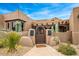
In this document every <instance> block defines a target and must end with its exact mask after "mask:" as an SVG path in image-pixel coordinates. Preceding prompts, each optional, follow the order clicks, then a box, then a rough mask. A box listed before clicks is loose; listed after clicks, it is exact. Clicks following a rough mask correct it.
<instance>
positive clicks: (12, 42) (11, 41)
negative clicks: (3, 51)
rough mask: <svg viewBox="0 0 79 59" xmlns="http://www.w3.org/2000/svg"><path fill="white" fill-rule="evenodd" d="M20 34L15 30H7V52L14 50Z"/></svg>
mask: <svg viewBox="0 0 79 59" xmlns="http://www.w3.org/2000/svg"><path fill="white" fill-rule="evenodd" d="M20 38H21V37H20V35H19V34H18V33H17V32H9V33H8V35H7V40H8V47H9V50H8V51H9V52H12V51H16V48H15V47H16V45H17V44H18V42H19V40H20Z"/></svg>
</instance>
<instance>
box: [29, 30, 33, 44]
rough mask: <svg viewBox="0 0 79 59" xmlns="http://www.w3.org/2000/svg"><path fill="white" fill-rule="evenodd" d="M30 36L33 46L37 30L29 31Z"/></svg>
mask: <svg viewBox="0 0 79 59" xmlns="http://www.w3.org/2000/svg"><path fill="white" fill-rule="evenodd" d="M28 36H29V37H30V38H31V39H32V42H33V44H35V29H29V32H28Z"/></svg>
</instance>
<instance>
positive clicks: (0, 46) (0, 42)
mask: <svg viewBox="0 0 79 59" xmlns="http://www.w3.org/2000/svg"><path fill="white" fill-rule="evenodd" d="M0 48H3V40H2V39H0Z"/></svg>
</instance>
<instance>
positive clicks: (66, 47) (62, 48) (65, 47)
mask: <svg viewBox="0 0 79 59" xmlns="http://www.w3.org/2000/svg"><path fill="white" fill-rule="evenodd" d="M57 50H58V51H59V52H61V53H62V54H65V55H76V54H77V53H76V50H75V49H74V48H73V47H72V46H71V45H70V44H60V45H59V48H58V49H57Z"/></svg>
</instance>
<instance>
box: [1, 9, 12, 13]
mask: <svg viewBox="0 0 79 59" xmlns="http://www.w3.org/2000/svg"><path fill="white" fill-rule="evenodd" d="M9 12H11V11H10V10H7V9H0V13H9Z"/></svg>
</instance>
